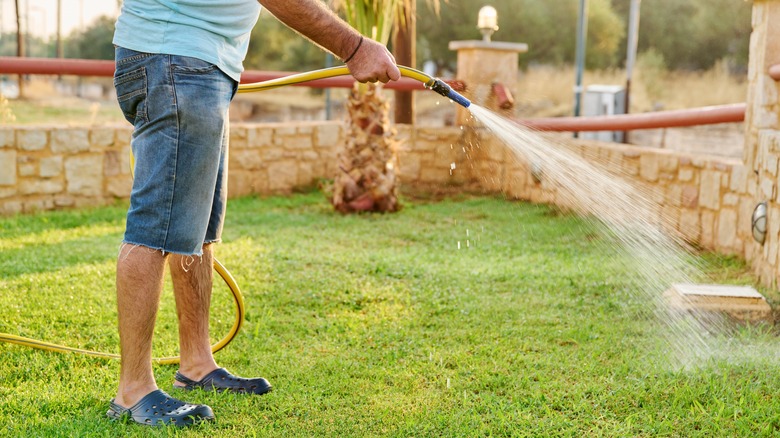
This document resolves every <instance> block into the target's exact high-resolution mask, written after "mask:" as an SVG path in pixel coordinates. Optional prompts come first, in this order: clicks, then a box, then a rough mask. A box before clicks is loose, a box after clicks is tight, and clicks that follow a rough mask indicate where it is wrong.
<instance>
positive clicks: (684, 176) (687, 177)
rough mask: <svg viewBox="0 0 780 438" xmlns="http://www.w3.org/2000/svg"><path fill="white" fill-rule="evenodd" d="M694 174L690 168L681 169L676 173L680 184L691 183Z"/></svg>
mask: <svg viewBox="0 0 780 438" xmlns="http://www.w3.org/2000/svg"><path fill="white" fill-rule="evenodd" d="M693 176H694V172H693V169H691V168H690V167H681V168H680V171H679V172H678V173H677V179H678V180H680V181H681V182H689V181H693Z"/></svg>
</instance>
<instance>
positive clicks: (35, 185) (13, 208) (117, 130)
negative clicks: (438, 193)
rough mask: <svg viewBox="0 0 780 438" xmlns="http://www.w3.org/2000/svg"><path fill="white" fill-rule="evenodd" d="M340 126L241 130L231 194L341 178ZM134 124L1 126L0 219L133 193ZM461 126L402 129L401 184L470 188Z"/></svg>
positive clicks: (235, 138)
mask: <svg viewBox="0 0 780 438" xmlns="http://www.w3.org/2000/svg"><path fill="white" fill-rule="evenodd" d="M343 135H344V129H343V127H342V124H341V123H338V122H311V123H279V124H262V125H256V124H234V125H233V126H232V127H231V134H230V161H229V168H230V173H229V175H230V177H229V192H230V195H231V196H234V197H235V196H245V195H249V194H261V195H268V194H284V193H290V192H291V191H292V190H294V189H296V188H301V187H307V186H312V185H315V184H317V182H318V181H319V180H320V179H323V178H327V179H330V178H333V177H334V176H335V174H336V172H337V169H336V165H337V160H336V156H337V146H338V144H340V143H341V142H342V141H343ZM130 136H131V127H130V126H124V125H121V126H107V127H99V128H89V127H55V126H24V127H13V126H5V127H0V215H10V214H17V213H30V212H34V211H42V210H54V209H60V208H69V207H85V206H96V205H105V204H108V203H111V202H114V200H116V199H126V198H128V197H129V195H130V187H131V184H132V176H131V173H130V167H131V166H130V160H131V158H130V156H131V153H130ZM461 136H462V131H461V130H460V129H458V128H418V129H412V128H411V127H409V126H405V127H404V126H402V127H400V128H399V138H401V139H402V144H401V145H400V148H399V155H400V157H399V158H400V164H401V171H400V178H401V181H402V182H405V183H410V184H415V183H422V184H448V183H458V184H463V183H465V182H466V181H465V180H463V179H462V178H460V175H461V174H462V172H461V173H454V172H453V169H451V167H452V163H455V162H459V161H461V158H462V156H463V155H464V154H465V152H464V150H465V149H464V148H463V147H462V146H461V145H460V144H459V142H460V137H461Z"/></svg>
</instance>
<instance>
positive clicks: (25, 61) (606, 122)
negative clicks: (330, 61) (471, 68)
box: [0, 57, 780, 131]
mask: <svg viewBox="0 0 780 438" xmlns="http://www.w3.org/2000/svg"><path fill="white" fill-rule="evenodd" d="M2 73H5V74H43V75H76V76H109V77H110V76H113V74H114V62H113V61H97V60H86V59H52V58H16V57H0V74H2ZM290 74H292V73H290V72H269V71H257V70H248V71H245V72H244V73H243V75H242V76H241V80H242V82H244V83H246V82H261V81H265V80H270V79H276V78H280V77H284V76H288V75H290ZM769 75H770V76H772V77H773V78H775V79H776V80H780V64H778V65H774V66H772V67H771V68H770V69H769ZM353 83H354V81H353V79H352V78H351V77H348V76H342V77H335V78H328V79H320V80H316V81H310V82H307V83H305V84H300V85H302V86H307V87H314V88H330V87H340V88H350V87H352V84H353ZM450 85H451V86H453V88H455V89H456V90H462V89H463V88H464V85H463V84H462V83H460V82H458V81H452V82H450ZM385 87H386V88H388V89H392V90H404V91H412V90H422V89H424V87H423V85H422V84H421V83H420V82H419V81H416V80H413V79H409V78H401V80H400V81H394V82H390V83H388V84H386V85H385ZM745 108H746V105H745V104H744V103H740V104H731V105H719V106H710V107H703V108H692V109H686V110H676V111H660V112H651V113H641V114H625V115H614V116H597V117H554V118H531V119H522V120H516V121H517V122H518V123H520V124H522V125H525V126H528V127H531V128H534V129H538V130H542V131H630V130H634V129H654V128H669V127H682V126H695V125H707V124H716V123H731V122H741V121H743V120H744V119H745Z"/></svg>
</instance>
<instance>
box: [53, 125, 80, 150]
mask: <svg viewBox="0 0 780 438" xmlns="http://www.w3.org/2000/svg"><path fill="white" fill-rule="evenodd" d="M88 133H89V132H88V130H87V129H83V128H62V129H54V130H52V132H51V151H52V152H54V153H55V154H72V153H76V152H84V151H88V150H89V136H88Z"/></svg>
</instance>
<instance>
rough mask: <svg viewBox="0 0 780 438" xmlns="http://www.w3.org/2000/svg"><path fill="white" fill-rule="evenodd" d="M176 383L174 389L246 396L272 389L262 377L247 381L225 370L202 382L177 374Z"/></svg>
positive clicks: (218, 369)
mask: <svg viewBox="0 0 780 438" xmlns="http://www.w3.org/2000/svg"><path fill="white" fill-rule="evenodd" d="M176 383H177V384H175V385H174V388H181V389H186V390H192V389H195V388H201V389H205V390H212V391H220V392H221V391H230V392H236V393H244V394H257V395H261V394H265V393H267V392H268V391H270V390H271V389H272V387H271V384H270V383H268V380H265V379H264V378H262V377H257V378H254V379H245V378H243V377H237V376H234V375H232V374H230V373H229V372H228V371H227V370H226V369H224V368H217V369H216V370H214V371H212V372H210V373H208V374H206V376H205V377H204V378H202V379H200V381H197V382H196V381H194V380H192V379H189V378H188V377H186V376H184V375H183V374H182V373H180V372H178V371H177V372H176Z"/></svg>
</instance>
